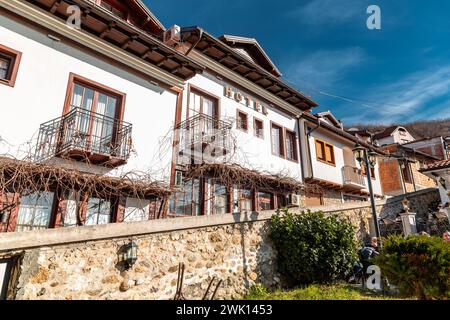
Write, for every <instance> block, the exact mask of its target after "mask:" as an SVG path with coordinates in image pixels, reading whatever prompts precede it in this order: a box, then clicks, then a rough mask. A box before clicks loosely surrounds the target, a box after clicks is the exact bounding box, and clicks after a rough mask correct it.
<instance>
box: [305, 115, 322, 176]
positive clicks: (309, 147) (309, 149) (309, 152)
mask: <svg viewBox="0 0 450 320" xmlns="http://www.w3.org/2000/svg"><path fill="white" fill-rule="evenodd" d="M319 127H320V121H318V122H317V126H315V127H314V128H312V129H309V130H308V128H307V126H306V123H305V132H306V143H307V147H308V158H309V164H310V169H311V177H310V178H314V169H313V165H312V157H311V144H310V142H309V138H310V137H311V133H313V132H314V131H315V130H317V129H318V128H319Z"/></svg>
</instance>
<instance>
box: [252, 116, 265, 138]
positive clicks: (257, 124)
mask: <svg viewBox="0 0 450 320" xmlns="http://www.w3.org/2000/svg"><path fill="white" fill-rule="evenodd" d="M253 130H254V133H255V137H258V138H260V139H264V122H263V121H262V120H259V119H256V118H255V121H254V124H253Z"/></svg>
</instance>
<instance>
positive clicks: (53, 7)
mask: <svg viewBox="0 0 450 320" xmlns="http://www.w3.org/2000/svg"><path fill="white" fill-rule="evenodd" d="M60 4H61V0H55V2H53V4H52V7H51V8H50V12H51V14H54V13H55V12H56V10H58V7H59V5H60Z"/></svg>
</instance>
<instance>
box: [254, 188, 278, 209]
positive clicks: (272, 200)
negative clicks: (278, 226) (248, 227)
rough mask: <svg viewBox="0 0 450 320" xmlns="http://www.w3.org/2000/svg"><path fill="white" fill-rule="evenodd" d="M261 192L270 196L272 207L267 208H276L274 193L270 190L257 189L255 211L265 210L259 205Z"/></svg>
mask: <svg viewBox="0 0 450 320" xmlns="http://www.w3.org/2000/svg"><path fill="white" fill-rule="evenodd" d="M260 193H266V194H268V195H269V196H270V204H269V206H270V208H269V209H267V210H274V208H275V199H274V194H273V193H272V192H268V191H264V190H256V191H255V200H256V201H255V211H263V210H262V209H260V207H259V205H260V197H259V194H260Z"/></svg>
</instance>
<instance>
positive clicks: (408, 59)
mask: <svg viewBox="0 0 450 320" xmlns="http://www.w3.org/2000/svg"><path fill="white" fill-rule="evenodd" d="M145 2H146V3H147V5H148V7H149V8H150V10H151V11H152V12H153V13H154V14H155V15H156V16H157V17H158V18H159V20H160V21H161V22H162V23H163V24H164V25H165V26H166V27H170V26H171V25H173V24H178V25H180V26H193V25H197V26H200V27H203V28H204V29H205V30H207V31H208V32H209V33H211V34H213V35H215V36H220V35H222V34H233V35H241V36H247V37H254V38H256V39H257V40H258V41H259V43H260V44H261V45H262V46H263V48H264V49H265V51H266V52H267V53H268V54H269V56H270V57H271V59H272V61H273V62H274V63H275V64H276V65H277V66H278V68H279V69H280V70H281V72H282V73H283V80H285V81H286V82H288V83H289V84H290V85H292V86H293V87H295V88H297V89H298V90H300V91H302V92H304V93H305V94H307V95H309V96H312V98H313V99H314V100H315V101H317V102H318V103H319V104H320V107H318V108H316V109H315V111H325V110H331V111H332V112H333V113H334V114H335V115H336V116H337V118H339V119H341V120H343V121H344V124H345V125H349V124H355V123H360V122H364V123H368V122H371V123H383V124H389V123H392V122H411V121H415V120H421V119H440V118H449V117H450V1H447V0H432V1H421V0H395V1H393V0H388V1H385V0H372V1H365V0H278V1H269V0H227V1H219V0H191V1H178V0H172V1H167V0H145ZM371 4H376V5H379V6H380V8H381V27H382V29H381V30H369V29H368V28H367V27H366V20H367V18H368V17H369V14H367V13H366V9H367V7H368V6H369V5H371ZM334 96H338V97H334Z"/></svg>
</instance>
